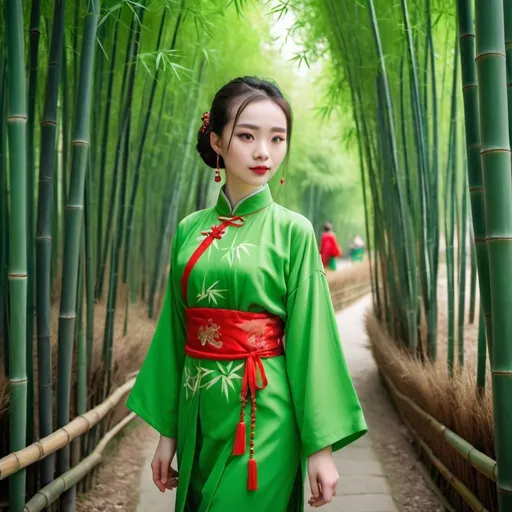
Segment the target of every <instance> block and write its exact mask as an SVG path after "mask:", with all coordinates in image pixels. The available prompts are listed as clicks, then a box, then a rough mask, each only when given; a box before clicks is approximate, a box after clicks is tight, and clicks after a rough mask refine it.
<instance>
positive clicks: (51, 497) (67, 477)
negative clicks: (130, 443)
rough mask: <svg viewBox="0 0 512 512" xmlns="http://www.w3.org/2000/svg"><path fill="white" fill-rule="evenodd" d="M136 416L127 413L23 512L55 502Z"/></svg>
mask: <svg viewBox="0 0 512 512" xmlns="http://www.w3.org/2000/svg"><path fill="white" fill-rule="evenodd" d="M136 417H137V415H136V414H135V413H134V412H132V413H129V414H127V415H126V416H125V417H124V418H123V419H122V420H121V421H120V422H119V423H117V424H116V426H115V427H113V428H112V429H111V430H110V431H109V432H107V434H106V435H105V436H104V437H103V439H102V440H101V441H100V442H99V443H98V446H97V447H96V448H95V449H94V451H93V452H92V453H91V454H90V455H89V456H88V457H86V458H85V459H84V460H82V461H81V462H80V463H79V464H77V465H76V466H75V467H73V468H72V469H70V470H69V471H66V473H64V474H63V475H61V476H60V477H58V478H57V479H55V480H54V481H53V482H52V483H51V484H49V485H47V486H46V487H44V488H43V489H40V490H39V491H38V492H37V493H36V494H35V496H34V497H33V498H32V499H31V500H30V501H29V502H28V503H27V504H26V505H25V509H24V512H40V511H41V510H43V509H45V508H46V507H48V506H49V505H51V504H52V503H53V502H55V501H56V500H57V499H58V498H59V497H60V496H61V495H62V494H63V493H64V492H65V491H66V490H68V489H69V488H71V487H73V486H74V485H76V484H77V483H78V482H80V480H82V478H84V477H85V476H86V475H87V474H88V473H89V472H90V471H91V470H92V469H93V468H95V467H96V466H97V465H98V464H99V463H100V462H101V461H102V460H103V452H104V450H105V448H106V446H107V445H108V443H109V442H110V441H112V439H113V438H114V437H115V436H116V435H117V434H118V433H119V432H120V431H121V430H122V429H123V428H124V427H126V425H128V423H130V422H131V421H133V420H134V419H135V418H136Z"/></svg>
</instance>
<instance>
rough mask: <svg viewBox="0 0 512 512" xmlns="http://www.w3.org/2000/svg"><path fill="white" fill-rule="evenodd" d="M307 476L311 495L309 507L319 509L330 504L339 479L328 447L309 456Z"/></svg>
mask: <svg viewBox="0 0 512 512" xmlns="http://www.w3.org/2000/svg"><path fill="white" fill-rule="evenodd" d="M308 476H309V485H310V486H311V492H312V494H313V496H312V497H311V498H310V499H309V502H308V503H309V505H310V506H311V507H321V506H322V505H325V504H326V503H330V502H331V500H332V497H333V496H335V495H336V485H337V484H338V479H339V475H338V471H337V469H336V466H335V464H334V460H333V458H332V448H331V447H330V446H328V447H327V448H324V449H323V450H320V451H318V452H315V453H313V454H312V455H310V456H309V458H308Z"/></svg>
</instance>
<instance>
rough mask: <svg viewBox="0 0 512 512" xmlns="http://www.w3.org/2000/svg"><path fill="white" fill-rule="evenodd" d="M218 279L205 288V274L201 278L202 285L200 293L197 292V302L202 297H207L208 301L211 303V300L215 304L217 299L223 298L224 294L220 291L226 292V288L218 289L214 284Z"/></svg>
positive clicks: (202, 298)
mask: <svg viewBox="0 0 512 512" xmlns="http://www.w3.org/2000/svg"><path fill="white" fill-rule="evenodd" d="M218 282H219V281H215V283H213V284H212V285H211V286H209V287H208V288H206V276H205V277H204V279H203V286H202V288H201V293H198V294H197V302H201V301H202V300H204V299H208V302H209V303H210V304H211V303H212V302H213V303H214V304H215V305H217V304H218V303H217V299H224V298H225V297H224V295H222V292H227V290H218V289H216V288H215V286H216V285H217V284H218Z"/></svg>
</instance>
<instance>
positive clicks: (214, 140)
mask: <svg viewBox="0 0 512 512" xmlns="http://www.w3.org/2000/svg"><path fill="white" fill-rule="evenodd" d="M210 145H211V147H212V148H213V149H214V151H215V152H216V153H217V154H218V155H220V154H221V147H220V137H219V136H218V135H217V134H216V133H214V132H210Z"/></svg>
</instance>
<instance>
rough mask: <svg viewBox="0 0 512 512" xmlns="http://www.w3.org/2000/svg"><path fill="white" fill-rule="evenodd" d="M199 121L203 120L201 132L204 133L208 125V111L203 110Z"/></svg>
mask: <svg viewBox="0 0 512 512" xmlns="http://www.w3.org/2000/svg"><path fill="white" fill-rule="evenodd" d="M201 121H203V126H201V133H204V132H205V131H206V130H207V129H208V126H209V125H210V112H205V113H204V114H203V115H202V116H201Z"/></svg>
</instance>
